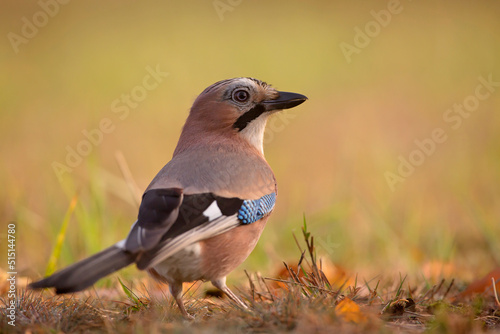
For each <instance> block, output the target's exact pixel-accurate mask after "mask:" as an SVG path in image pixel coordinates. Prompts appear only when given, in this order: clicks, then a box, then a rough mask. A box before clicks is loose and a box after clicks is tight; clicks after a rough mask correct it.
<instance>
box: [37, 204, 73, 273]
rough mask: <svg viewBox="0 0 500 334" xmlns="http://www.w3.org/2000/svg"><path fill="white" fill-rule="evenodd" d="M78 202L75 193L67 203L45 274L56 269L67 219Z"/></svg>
mask: <svg viewBox="0 0 500 334" xmlns="http://www.w3.org/2000/svg"><path fill="white" fill-rule="evenodd" d="M77 202H78V196H77V195H75V196H73V198H72V199H71V202H70V203H69V207H68V210H67V211H66V214H65V215H64V219H63V222H62V225H61V229H60V230H59V233H58V234H57V240H56V245H55V246H54V249H53V250H52V254H50V258H49V263H48V264H47V269H46V270H45V276H50V275H52V273H53V272H54V271H55V270H56V265H57V260H59V256H60V255H61V248H62V245H63V243H64V238H65V237H66V230H67V228H68V224H69V221H70V219H71V216H72V214H73V212H74V211H75V207H76V203H77Z"/></svg>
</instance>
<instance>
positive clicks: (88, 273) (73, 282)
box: [28, 245, 136, 294]
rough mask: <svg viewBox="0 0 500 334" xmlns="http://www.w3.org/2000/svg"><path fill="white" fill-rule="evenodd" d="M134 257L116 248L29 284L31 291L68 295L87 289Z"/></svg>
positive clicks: (132, 260)
mask: <svg viewBox="0 0 500 334" xmlns="http://www.w3.org/2000/svg"><path fill="white" fill-rule="evenodd" d="M135 259H136V255H135V254H132V253H129V252H126V251H124V250H123V249H121V248H119V247H117V246H114V245H113V246H111V247H109V248H106V249H105V250H103V251H101V252H99V253H97V254H95V255H93V256H91V257H89V258H87V259H85V260H82V261H80V262H77V263H75V264H73V265H71V266H69V267H67V268H65V269H63V270H61V271H59V272H56V273H55V274H53V275H52V276H49V277H46V278H44V279H42V280H40V281H38V282H33V283H31V284H30V285H29V286H28V287H29V288H31V289H42V288H56V293H58V294H59V293H69V292H76V291H81V290H83V289H85V288H88V287H89V286H91V285H92V284H94V283H95V282H97V281H98V280H99V279H100V278H102V277H105V276H107V275H109V274H111V273H113V272H115V271H118V270H120V269H121V268H124V267H126V266H128V265H130V264H132V263H133V262H135Z"/></svg>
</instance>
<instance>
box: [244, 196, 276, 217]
mask: <svg viewBox="0 0 500 334" xmlns="http://www.w3.org/2000/svg"><path fill="white" fill-rule="evenodd" d="M275 203H276V194H275V193H271V194H269V195H264V196H262V197H261V198H259V199H254V200H245V201H243V204H242V205H241V208H240V210H239V211H238V219H239V220H240V221H241V222H242V223H243V224H251V223H255V222H256V221H257V220H259V219H261V218H263V217H265V216H267V215H268V214H270V213H271V211H272V210H273V208H274V204H275Z"/></svg>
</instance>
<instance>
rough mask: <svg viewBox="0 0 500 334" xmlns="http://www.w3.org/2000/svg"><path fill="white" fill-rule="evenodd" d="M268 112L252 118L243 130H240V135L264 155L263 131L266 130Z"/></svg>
mask: <svg viewBox="0 0 500 334" xmlns="http://www.w3.org/2000/svg"><path fill="white" fill-rule="evenodd" d="M268 118H269V114H268V113H264V114H262V115H260V116H259V117H257V118H256V119H254V120H252V121H251V122H250V123H249V124H248V125H247V126H246V127H245V128H244V129H243V130H241V131H240V133H239V134H240V136H242V137H243V138H245V139H246V140H247V141H248V142H249V143H250V144H252V145H253V146H255V148H256V149H257V150H259V152H260V153H261V154H262V155H264V132H265V130H266V123H267V119H268Z"/></svg>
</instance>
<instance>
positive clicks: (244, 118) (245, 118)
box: [233, 104, 266, 132]
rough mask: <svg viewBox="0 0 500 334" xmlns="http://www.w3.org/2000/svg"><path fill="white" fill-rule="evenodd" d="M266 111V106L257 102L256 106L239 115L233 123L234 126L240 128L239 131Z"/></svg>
mask: <svg viewBox="0 0 500 334" xmlns="http://www.w3.org/2000/svg"><path fill="white" fill-rule="evenodd" d="M264 112H266V108H265V107H264V106H263V105H262V104H256V105H255V107H253V108H252V109H250V110H249V111H247V112H246V113H244V114H243V115H241V116H240V117H238V119H237V120H236V122H234V124H233V128H235V129H238V132H239V131H241V130H243V129H244V128H246V127H247V125H248V124H249V123H250V122H251V121H253V120H254V119H256V118H257V117H259V116H260V115H262V114H263V113H264Z"/></svg>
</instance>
